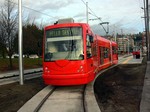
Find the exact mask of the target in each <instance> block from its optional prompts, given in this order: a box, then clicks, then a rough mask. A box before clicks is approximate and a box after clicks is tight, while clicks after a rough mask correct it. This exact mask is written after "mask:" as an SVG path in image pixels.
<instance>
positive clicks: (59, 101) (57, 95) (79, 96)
mask: <svg viewBox="0 0 150 112" xmlns="http://www.w3.org/2000/svg"><path fill="white" fill-rule="evenodd" d="M115 66H117V65H114V66H112V67H109V68H107V69H105V70H102V71H101V72H99V73H98V76H99V75H100V74H102V73H103V72H105V71H107V70H108V69H111V68H113V67H115ZM98 76H97V77H98ZM93 84H94V82H91V83H90V84H88V85H80V86H62V87H59V86H58V87H57V86H50V87H48V86H47V87H46V88H47V90H46V91H47V92H46V93H44V95H43V93H42V91H43V90H42V91H41V94H39V95H35V97H34V98H32V99H31V100H30V101H28V102H27V103H26V104H25V105H24V106H23V107H22V108H21V109H20V110H19V111H18V112H31V111H32V112H49V111H50V112H56V111H57V112H70V111H73V112H100V108H99V106H98V104H97V101H96V98H95V94H94V89H93ZM42 95H43V96H42ZM40 97H42V99H40V100H39V98H40ZM37 100H38V102H37V103H36V104H35V106H33V102H34V103H35V102H36V101H37ZM31 103H32V104H31ZM31 105H32V106H31ZM30 106H31V107H30ZM27 108H28V109H29V110H27Z"/></svg>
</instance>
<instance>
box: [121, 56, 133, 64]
mask: <svg viewBox="0 0 150 112" xmlns="http://www.w3.org/2000/svg"><path fill="white" fill-rule="evenodd" d="M131 59H132V57H129V58H128V59H127V60H125V61H124V62H122V64H126V63H127V62H128V61H130V60H131Z"/></svg>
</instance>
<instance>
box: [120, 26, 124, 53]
mask: <svg viewBox="0 0 150 112" xmlns="http://www.w3.org/2000/svg"><path fill="white" fill-rule="evenodd" d="M121 35H122V51H123V54H124V38H123V29H121Z"/></svg>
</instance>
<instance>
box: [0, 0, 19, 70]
mask: <svg viewBox="0 0 150 112" xmlns="http://www.w3.org/2000/svg"><path fill="white" fill-rule="evenodd" d="M12 1H13V0H6V1H5V3H4V6H3V7H1V11H0V24H1V29H2V32H3V33H4V34H5V35H3V36H1V38H2V40H3V44H4V45H5V47H6V48H7V53H8V56H9V62H10V68H12V58H11V57H12V54H13V51H14V39H15V37H16V35H15V34H16V27H17V16H18V15H17V12H16V11H15V4H14V3H13V2H12Z"/></svg>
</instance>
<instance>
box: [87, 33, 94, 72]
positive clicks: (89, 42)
mask: <svg viewBox="0 0 150 112" xmlns="http://www.w3.org/2000/svg"><path fill="white" fill-rule="evenodd" d="M92 45H93V37H92V36H90V35H87V37H86V57H87V68H88V71H91V70H93V69H94V65H93V63H94V61H93V55H92Z"/></svg>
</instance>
